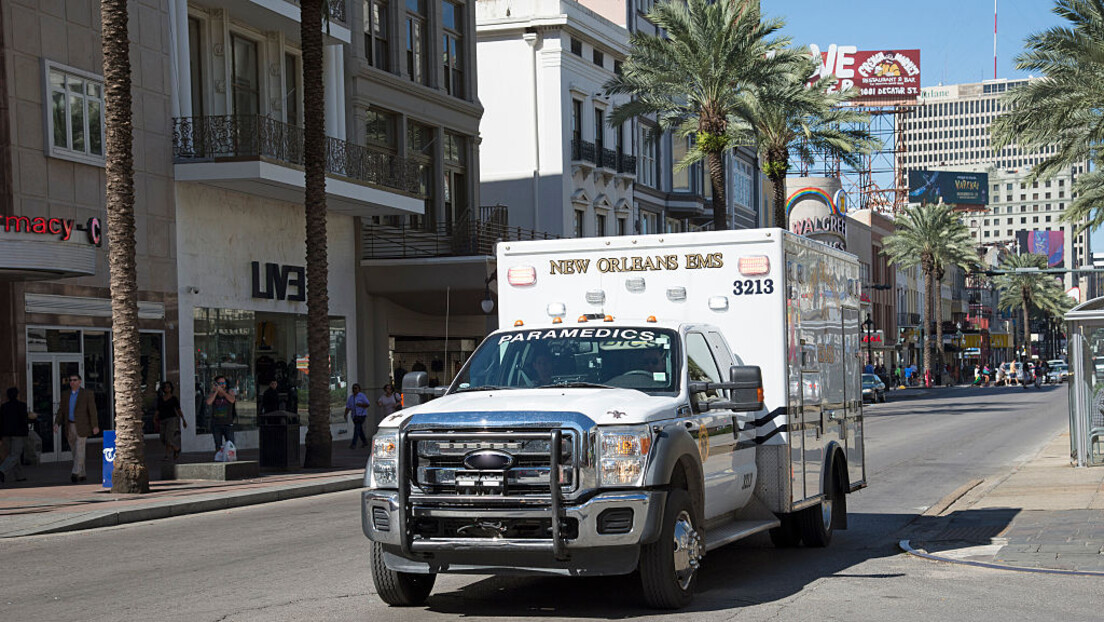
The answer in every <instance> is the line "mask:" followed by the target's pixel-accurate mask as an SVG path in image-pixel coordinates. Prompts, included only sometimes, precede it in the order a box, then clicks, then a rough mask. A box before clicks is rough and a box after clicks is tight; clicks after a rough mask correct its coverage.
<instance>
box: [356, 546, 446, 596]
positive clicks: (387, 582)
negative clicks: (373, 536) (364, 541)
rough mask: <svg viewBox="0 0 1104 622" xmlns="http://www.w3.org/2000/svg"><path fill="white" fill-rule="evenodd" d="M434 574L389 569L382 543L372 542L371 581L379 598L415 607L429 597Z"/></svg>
mask: <svg viewBox="0 0 1104 622" xmlns="http://www.w3.org/2000/svg"><path fill="white" fill-rule="evenodd" d="M436 580H437V575H435V574H415V573H411V572H398V571H395V570H391V569H390V568H388V567H387V564H385V563H384V562H383V545H382V544H380V543H379V542H373V543H372V582H373V583H374V584H375V586H376V593H377V594H379V597H380V600H382V601H383V602H385V603H387V604H388V605H391V606H394V607H416V606H418V605H421V604H422V603H424V602H425V601H426V599H427V598H429V593H430V591H431V590H433V583H434V582H435V581H436Z"/></svg>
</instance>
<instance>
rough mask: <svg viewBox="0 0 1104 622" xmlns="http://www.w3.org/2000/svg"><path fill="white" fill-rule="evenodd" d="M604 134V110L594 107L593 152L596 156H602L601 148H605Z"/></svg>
mask: <svg viewBox="0 0 1104 622" xmlns="http://www.w3.org/2000/svg"><path fill="white" fill-rule="evenodd" d="M605 134H606V111H605V110H602V109H601V108H595V109H594V153H595V154H596V155H597V156H598V157H601V156H602V149H603V148H605V146H606V145H605V143H606V141H605Z"/></svg>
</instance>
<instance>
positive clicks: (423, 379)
mask: <svg viewBox="0 0 1104 622" xmlns="http://www.w3.org/2000/svg"><path fill="white" fill-rule="evenodd" d="M445 391H448V387H430V386H429V374H427V373H426V372H424V371H411V372H407V373H406V375H405V376H403V380H402V407H403V408H410V407H411V406H417V405H418V404H424V403H426V402H428V401H429V400H431V399H433V398H435V397H441V396H442V395H444V394H445Z"/></svg>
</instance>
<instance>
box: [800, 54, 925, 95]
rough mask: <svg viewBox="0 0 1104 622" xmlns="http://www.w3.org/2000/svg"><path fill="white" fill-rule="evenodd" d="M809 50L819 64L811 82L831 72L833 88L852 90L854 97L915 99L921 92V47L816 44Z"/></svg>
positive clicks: (810, 78)
mask: <svg viewBox="0 0 1104 622" xmlns="http://www.w3.org/2000/svg"><path fill="white" fill-rule="evenodd" d="M809 53H810V54H811V55H812V57H813V58H816V59H819V60H820V63H819V65H818V66H817V68H816V69H814V71H813V73H812V75H811V76H809V83H810V84H813V83H815V82H816V81H817V80H820V79H821V78H827V77H828V76H831V75H834V76H835V77H836V78H837V79H838V82H837V83H836V84H835V85H834V87H833V88H832V90H841V91H842V90H847V89H854V90H855V95H856V100H857V101H859V102H863V101H869V100H881V99H893V100H906V101H915V100H916V98H917V97H918V96H919V95H920V50H877V51H861V50H859V49H858V48H857V47H855V46H853V45H836V44H834V43H833V44H831V45H829V46H828V49H827V50H826V51H823V52H822V51H821V50H820V47H819V46H817V45H810V46H809Z"/></svg>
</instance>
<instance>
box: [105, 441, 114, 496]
mask: <svg viewBox="0 0 1104 622" xmlns="http://www.w3.org/2000/svg"><path fill="white" fill-rule="evenodd" d="M114 474H115V430H104V431H103V487H104V488H111V479H112V476H113V475H114Z"/></svg>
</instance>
